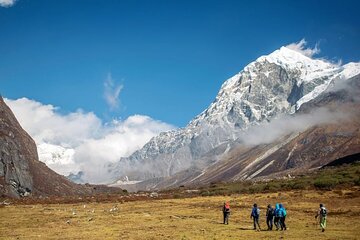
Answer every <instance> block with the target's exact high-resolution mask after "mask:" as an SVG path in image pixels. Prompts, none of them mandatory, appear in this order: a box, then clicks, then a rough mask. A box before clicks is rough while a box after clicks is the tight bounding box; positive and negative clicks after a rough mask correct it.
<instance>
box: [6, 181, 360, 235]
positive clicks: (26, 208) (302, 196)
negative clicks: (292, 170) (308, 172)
mask: <svg viewBox="0 0 360 240" xmlns="http://www.w3.org/2000/svg"><path fill="white" fill-rule="evenodd" d="M225 200H226V201H230V205H231V210H232V212H231V216H230V221H229V225H223V224H222V212H221V207H222V204H223V202H224V201H225ZM254 202H256V203H257V204H258V205H259V206H260V208H261V210H262V211H261V222H260V225H261V227H262V229H263V231H261V232H256V231H254V230H252V227H253V226H252V220H251V219H250V211H251V206H252V204H253V203H254ZM276 202H281V203H283V204H284V205H285V207H286V208H287V212H288V217H287V221H286V222H287V226H288V230H287V231H271V232H269V231H265V229H266V223H265V210H266V209H265V207H266V206H267V204H268V203H271V204H273V205H274V204H275V203H276ZM320 202H322V203H324V204H325V205H326V207H327V208H328V211H329V215H328V228H327V230H326V231H325V232H324V233H322V232H321V230H320V228H319V226H318V223H317V221H316V220H315V219H314V215H315V212H316V210H317V208H318V204H319V203H320ZM359 238H360V191H359V189H358V188H356V187H355V188H352V190H334V191H319V190H318V191H316V190H299V191H288V192H284V193H256V194H237V195H236V194H234V195H230V196H198V197H193V198H176V199H158V200H157V199H154V200H146V201H129V202H124V201H120V200H114V201H113V202H106V203H105V202H91V203H68V204H63V203H61V204H60V203H59V204H40V203H37V204H21V203H20V204H19V203H18V204H10V205H8V206H3V207H1V208H0V239H307V240H310V239H316V240H318V239H359Z"/></svg>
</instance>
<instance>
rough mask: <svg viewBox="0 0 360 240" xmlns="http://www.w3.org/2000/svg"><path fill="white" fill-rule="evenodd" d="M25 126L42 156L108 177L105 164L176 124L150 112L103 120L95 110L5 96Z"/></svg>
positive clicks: (94, 177) (91, 178) (59, 166)
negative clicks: (69, 109) (60, 107)
mask: <svg viewBox="0 0 360 240" xmlns="http://www.w3.org/2000/svg"><path fill="white" fill-rule="evenodd" d="M5 102H6V103H7V104H8V105H9V107H10V108H11V109H12V111H13V112H14V114H15V116H16V118H17V119H18V121H19V122H20V124H21V125H22V127H23V128H24V129H25V130H26V131H27V132H28V133H29V134H30V135H31V136H32V137H33V138H34V140H35V142H36V143H37V145H38V151H39V157H40V160H41V161H43V162H45V163H46V164H47V165H48V166H49V167H50V168H52V169H53V170H54V171H56V172H58V173H60V174H63V175H68V174H69V173H70V172H73V173H76V172H77V171H80V170H82V171H83V172H84V180H85V181H88V182H91V183H102V182H106V181H107V180H108V178H107V169H106V167H105V166H107V164H109V163H111V162H116V161H118V160H119V159H120V157H126V156H129V155H130V154H131V153H133V152H134V151H136V150H138V149H140V148H141V147H142V146H143V145H144V144H145V143H146V142H148V141H149V140H150V139H151V138H152V137H154V136H155V135H157V134H159V133H160V132H163V131H167V130H170V129H172V128H174V127H173V126H171V125H169V124H166V123H163V122H160V121H156V120H154V119H152V118H150V117H148V116H143V115H134V116H130V117H128V118H127V119H125V120H124V121H121V120H114V121H112V122H110V123H103V122H102V121H101V120H100V119H99V118H98V117H97V116H96V115H95V114H94V113H92V112H90V113H85V112H83V111H82V110H78V111H76V112H73V113H69V114H66V115H62V114H60V113H58V112H57V110H58V109H57V108H56V107H54V106H52V105H44V104H42V103H40V102H36V101H34V100H29V99H27V98H21V99H17V100H10V99H5Z"/></svg>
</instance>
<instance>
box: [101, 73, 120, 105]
mask: <svg viewBox="0 0 360 240" xmlns="http://www.w3.org/2000/svg"><path fill="white" fill-rule="evenodd" d="M123 87H124V86H123V85H122V84H116V82H115V81H114V79H113V78H112V77H111V73H109V74H108V76H107V78H106V80H105V82H104V98H105V100H106V103H107V104H108V105H109V108H110V110H115V109H117V108H119V105H120V100H119V96H120V92H121V90H122V89H123Z"/></svg>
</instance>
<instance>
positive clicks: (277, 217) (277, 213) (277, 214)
mask: <svg viewBox="0 0 360 240" xmlns="http://www.w3.org/2000/svg"><path fill="white" fill-rule="evenodd" d="M274 216H275V217H274V224H275V227H276V231H278V230H279V228H280V216H281V213H280V207H279V204H278V203H277V204H275V210H274Z"/></svg>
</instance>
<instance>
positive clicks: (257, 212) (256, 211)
mask: <svg viewBox="0 0 360 240" xmlns="http://www.w3.org/2000/svg"><path fill="white" fill-rule="evenodd" d="M259 217H260V209H259V208H258V206H257V204H256V203H254V207H253V208H252V210H251V215H250V218H252V219H253V220H254V230H257V231H261V228H260V224H259ZM256 225H257V226H258V227H259V229H256Z"/></svg>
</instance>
